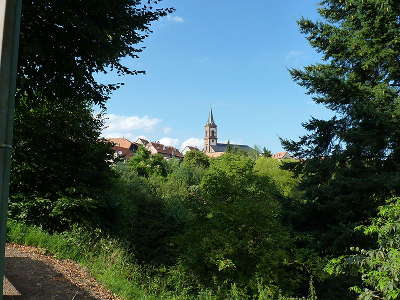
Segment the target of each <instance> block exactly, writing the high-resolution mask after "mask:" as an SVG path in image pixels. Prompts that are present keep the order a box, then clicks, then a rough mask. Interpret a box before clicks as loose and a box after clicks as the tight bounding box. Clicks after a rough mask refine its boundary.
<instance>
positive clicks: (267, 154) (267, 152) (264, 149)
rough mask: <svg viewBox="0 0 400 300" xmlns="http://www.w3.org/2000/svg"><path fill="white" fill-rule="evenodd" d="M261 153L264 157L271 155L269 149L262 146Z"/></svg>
mask: <svg viewBox="0 0 400 300" xmlns="http://www.w3.org/2000/svg"><path fill="white" fill-rule="evenodd" d="M261 154H262V156H264V157H271V156H272V152H271V151H270V150H269V149H267V147H263V149H262V153H261Z"/></svg>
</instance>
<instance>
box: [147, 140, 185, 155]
mask: <svg viewBox="0 0 400 300" xmlns="http://www.w3.org/2000/svg"><path fill="white" fill-rule="evenodd" d="M145 147H146V149H147V150H149V151H150V153H151V154H160V155H162V156H163V157H164V158H165V159H171V158H179V159H182V158H183V154H182V153H181V152H180V151H179V150H178V149H176V148H175V147H172V146H165V145H163V144H160V143H155V142H148V143H147V145H146V146H145Z"/></svg>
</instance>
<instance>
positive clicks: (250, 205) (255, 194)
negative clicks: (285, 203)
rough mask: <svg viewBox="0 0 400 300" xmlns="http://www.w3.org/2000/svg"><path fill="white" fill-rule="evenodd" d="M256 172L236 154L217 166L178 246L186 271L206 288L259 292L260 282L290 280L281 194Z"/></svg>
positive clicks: (197, 198) (213, 163) (205, 178)
mask: <svg viewBox="0 0 400 300" xmlns="http://www.w3.org/2000/svg"><path fill="white" fill-rule="evenodd" d="M253 167H254V162H253V161H252V160H251V159H249V158H247V157H245V156H241V155H237V154H230V153H228V154H225V155H223V156H221V157H220V158H218V159H214V160H212V161H211V166H210V168H209V169H208V170H207V172H206V173H205V175H204V176H203V178H202V181H201V183H200V187H199V191H198V193H197V195H196V196H195V197H194V199H193V200H192V201H193V203H192V209H193V212H194V213H195V217H194V219H193V221H192V223H191V224H189V225H188V227H187V229H186V232H185V234H184V235H183V236H182V237H181V238H180V239H179V243H180V245H181V248H182V251H183V255H184V256H183V258H184V263H185V265H186V266H187V267H188V268H189V269H190V270H192V271H195V272H196V273H197V274H199V275H200V278H202V279H203V280H205V281H206V282H207V281H208V282H207V284H211V283H212V281H214V284H217V285H219V286H224V285H228V286H229V285H230V284H233V283H236V284H237V285H240V286H241V287H243V286H247V287H248V288H250V289H252V288H253V289H256V281H257V278H258V276H261V278H262V279H263V280H265V282H269V283H277V282H279V280H280V279H281V276H282V277H285V276H284V274H282V273H281V271H282V269H280V268H279V266H280V265H281V264H282V263H283V261H284V260H285V259H286V258H287V252H286V247H287V246H288V243H289V242H288V233H287V232H286V231H285V229H284V228H283V227H282V226H281V225H280V224H279V214H280V208H279V202H278V199H279V193H278V191H277V190H276V189H275V186H274V185H273V184H272V182H271V181H270V180H269V179H268V178H267V177H262V176H259V175H257V174H256V173H255V172H254V170H253ZM238 287H239V286H238Z"/></svg>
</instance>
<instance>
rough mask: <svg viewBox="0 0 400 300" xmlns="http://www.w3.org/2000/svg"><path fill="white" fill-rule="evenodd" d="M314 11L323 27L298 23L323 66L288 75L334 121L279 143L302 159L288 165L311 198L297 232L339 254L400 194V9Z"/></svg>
mask: <svg viewBox="0 0 400 300" xmlns="http://www.w3.org/2000/svg"><path fill="white" fill-rule="evenodd" d="M319 12H320V14H321V16H322V17H323V18H324V19H325V21H317V22H312V21H310V20H308V19H301V20H300V21H299V25H300V29H301V31H302V32H303V33H305V34H306V35H307V39H308V40H309V42H310V44H311V46H313V47H314V48H315V49H316V50H317V51H318V52H320V53H321V54H322V55H323V62H322V63H318V64H314V65H309V66H307V67H305V68H304V69H303V70H298V69H292V70H290V73H291V75H292V77H293V79H294V80H295V81H296V82H297V83H298V84H299V85H301V86H303V87H305V88H306V89H307V91H308V94H310V95H313V100H314V101H315V102H316V103H318V104H322V105H324V106H325V107H326V108H328V109H330V110H332V112H333V114H334V116H333V117H332V118H330V119H329V120H319V119H316V118H312V119H311V120H309V121H308V122H307V123H305V124H304V127H305V129H306V130H308V131H309V132H310V133H309V134H307V135H305V136H303V137H301V138H300V140H298V141H290V140H283V145H284V147H285V149H286V150H287V151H289V152H291V153H293V154H294V155H295V157H298V158H299V161H297V162H292V163H290V164H288V165H287V167H288V168H291V169H293V170H295V171H296V173H297V174H298V175H300V174H302V176H301V179H302V187H303V189H304V190H305V191H306V197H307V198H308V199H309V200H310V201H309V202H308V204H307V207H306V210H305V211H306V213H305V214H304V216H305V218H304V219H303V220H300V221H299V224H298V227H299V228H301V229H303V230H307V231H311V232H314V233H315V234H316V238H317V239H318V240H319V242H318V243H315V245H316V246H317V248H318V249H319V250H320V252H321V253H324V254H329V253H331V254H332V253H336V254H338V253H341V252H342V251H344V249H347V248H348V246H349V245H351V244H353V243H354V239H357V238H361V237H360V236H359V235H355V234H354V232H353V230H352V229H353V228H354V227H355V226H356V225H359V224H360V223H362V222H363V221H365V220H367V219H368V218H369V217H370V216H372V215H373V214H374V211H375V209H376V207H377V206H378V205H379V204H381V203H382V202H383V199H385V198H386V197H387V196H388V195H392V194H394V193H397V192H399V189H400V168H399V167H400V130H399V128H400V118H399V114H400V104H399V103H400V102H399V100H400V98H399V92H400V61H399V59H398V58H399V54H400V40H399V38H398V36H399V34H400V26H399V17H400V6H399V4H398V1H394V0H387V1H380V0H354V1H341V0H324V1H322V2H321V8H320V9H319ZM333 211H334V212H335V213H332V212H333ZM307 215H308V216H307Z"/></svg>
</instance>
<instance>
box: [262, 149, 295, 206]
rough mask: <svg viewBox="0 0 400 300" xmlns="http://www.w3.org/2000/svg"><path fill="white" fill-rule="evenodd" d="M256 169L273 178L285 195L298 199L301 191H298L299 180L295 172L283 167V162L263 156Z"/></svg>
mask: <svg viewBox="0 0 400 300" xmlns="http://www.w3.org/2000/svg"><path fill="white" fill-rule="evenodd" d="M254 169H255V171H256V172H257V173H258V174H260V175H264V176H267V177H269V178H271V180H273V181H274V183H275V184H276V185H277V186H278V188H279V190H280V192H281V194H282V195H283V196H284V197H289V198H294V199H296V198H297V199H298V198H299V197H300V195H301V193H300V192H299V191H298V183H299V180H298V179H297V178H295V177H294V175H293V173H292V172H290V171H288V170H284V169H282V162H281V161H280V160H277V159H273V158H270V157H261V158H259V159H258V160H257V161H256V164H255V166H254Z"/></svg>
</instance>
